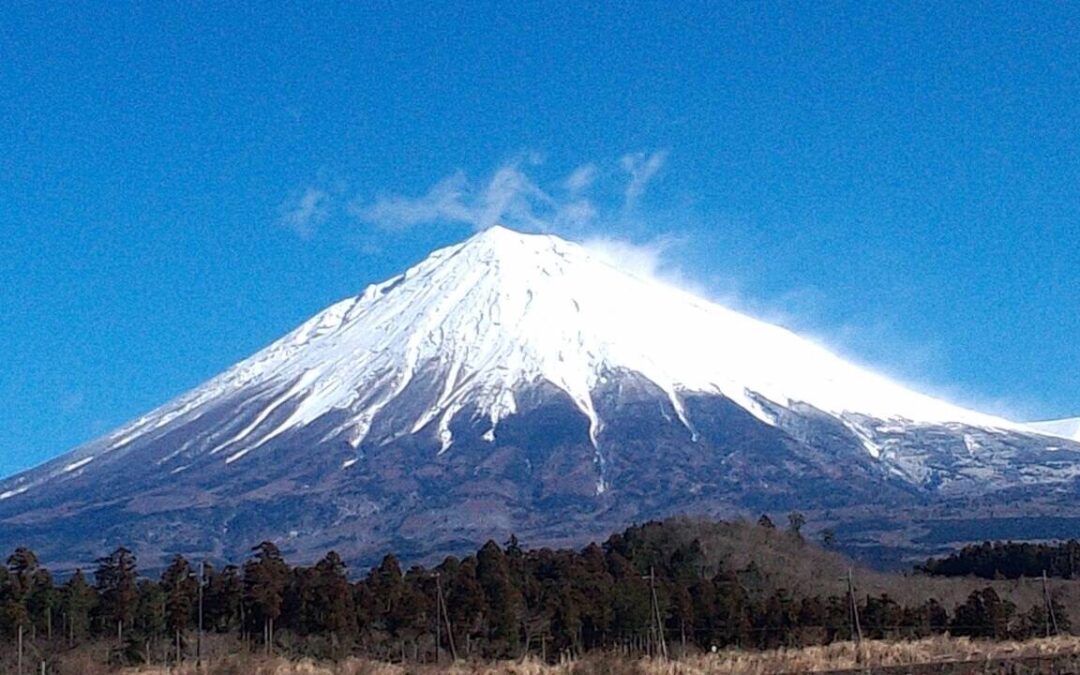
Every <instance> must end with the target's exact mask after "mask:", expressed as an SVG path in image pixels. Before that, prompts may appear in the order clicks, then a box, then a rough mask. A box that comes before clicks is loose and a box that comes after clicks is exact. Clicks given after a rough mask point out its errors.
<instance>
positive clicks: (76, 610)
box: [60, 569, 98, 642]
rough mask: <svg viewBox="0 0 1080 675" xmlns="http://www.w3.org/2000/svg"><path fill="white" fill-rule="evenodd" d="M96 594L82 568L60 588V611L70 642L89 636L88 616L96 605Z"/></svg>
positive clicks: (92, 612) (89, 616)
mask: <svg viewBox="0 0 1080 675" xmlns="http://www.w3.org/2000/svg"><path fill="white" fill-rule="evenodd" d="M97 601H98V596H97V593H96V592H95V591H94V589H93V588H92V587H91V586H90V584H89V583H87V581H86V577H85V576H84V575H83V573H82V570H80V569H77V570H75V574H73V575H72V576H71V578H70V579H68V580H67V581H66V582H65V583H64V585H63V587H62V588H61V590H60V611H61V614H62V615H63V619H64V624H65V629H66V634H67V638H68V640H69V641H70V642H75V641H77V640H84V639H86V638H87V637H89V636H90V627H91V626H90V618H91V616H93V614H94V610H95V608H96V606H97Z"/></svg>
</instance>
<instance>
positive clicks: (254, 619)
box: [244, 541, 289, 650]
mask: <svg viewBox="0 0 1080 675" xmlns="http://www.w3.org/2000/svg"><path fill="white" fill-rule="evenodd" d="M252 551H254V553H255V557H254V558H252V559H251V560H248V561H247V562H246V563H244V604H245V606H246V607H247V608H248V611H247V616H248V624H249V625H251V626H254V627H255V630H260V629H261V630H262V634H263V642H264V644H265V646H266V648H267V649H268V650H269V649H270V646H271V645H272V644H273V642H274V622H275V621H276V620H277V619H278V617H280V616H281V605H282V600H283V597H284V594H285V587H286V585H287V584H288V582H289V566H288V565H287V564H286V563H285V560H284V559H283V558H282V557H281V551H280V550H278V547H277V546H275V545H274V544H273V543H272V542H269V541H264V542H263V543H261V544H259V545H258V546H256V547H255V548H253V549H252Z"/></svg>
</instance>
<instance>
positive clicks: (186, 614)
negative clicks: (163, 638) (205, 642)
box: [160, 555, 199, 659]
mask: <svg viewBox="0 0 1080 675" xmlns="http://www.w3.org/2000/svg"><path fill="white" fill-rule="evenodd" d="M160 586H161V592H162V593H163V594H164V596H165V630H166V631H168V633H169V635H170V636H171V637H172V638H173V639H174V640H175V643H176V646H177V649H178V650H179V649H180V647H181V645H182V638H183V635H184V633H185V632H186V631H187V629H188V627H189V626H190V625H191V620H192V617H193V616H194V614H195V611H196V609H197V607H196V603H197V602H198V598H199V580H198V579H197V578H196V576H195V572H194V570H192V568H191V564H190V563H188V561H187V560H186V559H185V558H184V556H182V555H176V556H174V557H173V559H172V562H170V563H169V566H168V567H167V568H165V571H164V572H162V574H161V583H160ZM177 658H178V659H179V654H178V655H177Z"/></svg>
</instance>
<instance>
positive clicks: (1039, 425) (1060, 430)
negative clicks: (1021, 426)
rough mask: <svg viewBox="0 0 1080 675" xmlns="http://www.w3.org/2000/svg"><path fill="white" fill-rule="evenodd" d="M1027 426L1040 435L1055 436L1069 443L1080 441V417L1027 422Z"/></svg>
mask: <svg viewBox="0 0 1080 675" xmlns="http://www.w3.org/2000/svg"><path fill="white" fill-rule="evenodd" d="M1027 426H1028V427H1029V428H1031V429H1034V430H1035V431H1037V432H1039V433H1041V434H1048V435H1050V436H1057V437H1059V438H1064V439H1067V440H1070V441H1080V417H1072V418H1069V419H1063V420H1046V421H1043V422H1029V423H1028V424H1027Z"/></svg>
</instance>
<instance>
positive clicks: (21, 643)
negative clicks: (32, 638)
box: [18, 623, 23, 675]
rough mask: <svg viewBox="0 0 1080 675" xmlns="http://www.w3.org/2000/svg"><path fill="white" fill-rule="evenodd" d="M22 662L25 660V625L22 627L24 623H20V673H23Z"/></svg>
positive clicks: (20, 674) (21, 674)
mask: <svg viewBox="0 0 1080 675" xmlns="http://www.w3.org/2000/svg"><path fill="white" fill-rule="evenodd" d="M22 662H23V627H22V624H21V623H20V624H19V671H18V672H19V675H23V670H22Z"/></svg>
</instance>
